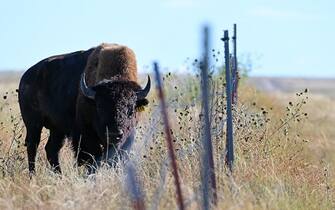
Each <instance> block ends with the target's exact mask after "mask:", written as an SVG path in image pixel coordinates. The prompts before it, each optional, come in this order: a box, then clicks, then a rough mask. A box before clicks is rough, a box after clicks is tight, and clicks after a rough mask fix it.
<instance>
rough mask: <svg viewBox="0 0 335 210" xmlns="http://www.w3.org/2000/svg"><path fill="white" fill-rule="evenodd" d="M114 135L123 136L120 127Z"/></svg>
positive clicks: (119, 137) (120, 137)
mask: <svg viewBox="0 0 335 210" xmlns="http://www.w3.org/2000/svg"><path fill="white" fill-rule="evenodd" d="M115 137H116V138H117V139H122V137H123V131H122V130H121V129H119V130H118V131H117V132H116V133H115Z"/></svg>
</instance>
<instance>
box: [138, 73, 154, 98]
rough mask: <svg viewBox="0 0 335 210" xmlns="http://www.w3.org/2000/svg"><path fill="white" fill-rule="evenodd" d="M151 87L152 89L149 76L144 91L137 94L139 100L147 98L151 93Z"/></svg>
mask: <svg viewBox="0 0 335 210" xmlns="http://www.w3.org/2000/svg"><path fill="white" fill-rule="evenodd" d="M150 87H151V80H150V76H149V75H148V82H147V85H146V86H145V88H144V89H142V90H140V91H138V92H137V98H145V97H146V96H147V95H148V93H149V91H150Z"/></svg>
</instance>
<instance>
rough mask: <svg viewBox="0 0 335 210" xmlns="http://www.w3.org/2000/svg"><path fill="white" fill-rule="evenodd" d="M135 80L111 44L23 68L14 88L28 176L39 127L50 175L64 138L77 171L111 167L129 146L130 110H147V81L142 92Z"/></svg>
mask: <svg viewBox="0 0 335 210" xmlns="http://www.w3.org/2000/svg"><path fill="white" fill-rule="evenodd" d="M136 80H137V69H136V59H135V54H134V53H133V51H132V50H131V49H129V48H127V47H125V46H121V45H116V44H101V45H99V46H98V47H95V48H92V49H89V50H86V51H78V52H74V53H69V54H64V55H59V56H53V57H50V58H47V59H44V60H42V61H40V62H39V63H37V64H36V65H34V66H32V67H31V68H29V69H28V70H27V71H26V72H25V73H24V75H23V76H22V78H21V81H20V85H19V104H20V110H21V114H22V118H23V121H24V124H25V126H26V129H27V135H26V140H25V141H26V146H27V152H28V163H29V171H30V172H31V173H33V172H34V171H35V156H36V151H37V147H38V145H39V142H40V135H41V130H42V128H43V127H46V128H48V129H49V130H50V136H49V139H48V142H47V144H46V147H45V149H46V153H47V158H48V161H49V162H50V164H51V166H52V168H53V169H54V170H55V171H56V172H61V169H60V166H59V161H58V153H59V150H60V149H61V147H62V145H63V141H64V138H65V137H70V138H71V139H72V145H73V150H74V153H75V157H76V158H77V161H78V164H79V165H83V164H85V165H86V166H88V167H89V168H92V166H93V168H95V166H97V165H99V164H100V161H102V160H104V159H107V162H108V163H109V164H111V165H113V164H114V163H115V161H116V160H117V159H118V157H119V156H117V155H116V153H123V152H124V151H128V150H129V148H130V146H131V144H132V142H133V139H134V135H135V126H136V124H137V121H138V116H137V113H136V110H139V109H140V107H143V106H145V105H147V104H148V100H147V99H146V96H147V94H148V93H149V91H150V78H148V82H147V85H146V87H145V88H144V89H142V88H141V87H140V86H139V85H138V84H137V82H136ZM86 81H87V83H88V85H87V84H86Z"/></svg>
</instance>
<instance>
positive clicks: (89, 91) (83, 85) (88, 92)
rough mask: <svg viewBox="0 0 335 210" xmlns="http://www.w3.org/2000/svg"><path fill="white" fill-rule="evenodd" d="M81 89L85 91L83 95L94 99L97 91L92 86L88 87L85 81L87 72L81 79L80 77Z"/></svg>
mask: <svg viewBox="0 0 335 210" xmlns="http://www.w3.org/2000/svg"><path fill="white" fill-rule="evenodd" d="M80 90H81V92H82V93H83V95H84V96H85V97H87V98H90V99H92V100H94V98H95V91H94V90H93V89H92V88H90V87H87V85H86V81H85V73H83V74H82V75H81V79H80Z"/></svg>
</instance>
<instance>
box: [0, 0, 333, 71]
mask: <svg viewBox="0 0 335 210" xmlns="http://www.w3.org/2000/svg"><path fill="white" fill-rule="evenodd" d="M334 10H335V1H333V0H320V1H312V0H304V1H302V0H264V1H261V0H252V1H251V0H249V1H247V0H243V1H242V0H231V1H223V0H221V1H219V0H218V1H215V0H141V1H136V0H133V1H131V0H123V1H121V0H118V1H112V0H109V1H108V0H94V1H93V0H72V1H70V0H58V1H47V0H29V1H28V0H20V1H19V0H11V1H7V0H0V27H1V33H0V47H1V51H0V69H2V70H7V69H16V70H22V69H26V68H28V67H30V66H31V65H33V64H35V63H36V62H38V61H39V60H41V59H43V58H45V57H48V56H51V55H55V54H61V53H66V52H71V51H76V50H82V49H88V48H90V47H92V46H95V45H98V44H99V43H101V42H110V43H121V44H125V45H128V46H129V47H131V48H132V49H133V50H134V51H135V53H136V54H137V60H138V64H139V69H143V66H145V65H151V62H152V61H153V60H158V61H159V62H160V63H161V66H164V67H170V68H172V69H180V68H182V67H183V66H184V65H185V64H184V63H185V59H186V58H187V57H190V58H196V57H198V56H199V55H200V48H201V46H200V44H199V41H200V39H201V34H200V32H201V26H202V25H203V24H205V23H208V24H210V25H211V28H212V47H213V48H215V49H219V50H222V49H223V45H222V42H221V41H220V37H222V34H223V29H232V25H233V23H237V25H238V54H240V55H245V54H250V55H251V57H252V58H253V59H254V70H253V72H252V75H270V76H303V77H335V64H334V60H333V59H335V56H334V52H333V51H334V49H335V41H334V38H335V24H334V22H335V13H334Z"/></svg>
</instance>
